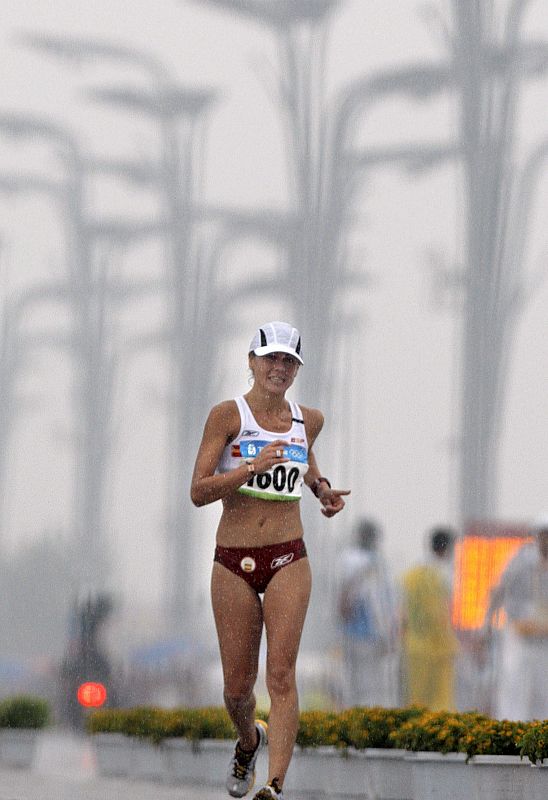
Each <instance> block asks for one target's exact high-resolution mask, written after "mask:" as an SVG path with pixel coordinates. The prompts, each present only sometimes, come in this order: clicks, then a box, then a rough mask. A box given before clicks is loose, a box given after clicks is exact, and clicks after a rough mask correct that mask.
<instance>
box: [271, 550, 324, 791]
mask: <svg viewBox="0 0 548 800" xmlns="http://www.w3.org/2000/svg"><path fill="white" fill-rule="evenodd" d="M311 583H312V581H311V574H310V565H309V563H308V559H307V558H302V559H300V560H299V561H296V562H295V563H294V564H290V565H289V566H287V567H283V568H282V569H280V571H279V572H278V573H276V575H275V576H274V577H273V578H272V580H271V581H270V583H269V584H268V587H267V589H266V592H265V594H264V602H263V615H264V621H265V626H266V636H267V644H268V647H267V663H266V685H267V688H268V692H269V694H270V702H271V706H270V714H269V717H268V742H269V744H268V751H269V752H268V762H269V764H268V780H269V781H271V780H273V779H274V778H278V781H279V783H280V785H282V784H283V781H284V778H285V774H286V772H287V768H288V766H289V762H290V761H291V756H292V753H293V747H294V745H295V739H296V737H297V730H298V726H299V699H298V696H297V683H296V679H295V666H296V662H297V654H298V651H299V644H300V640H301V633H302V630H303V625H304V621H305V617H306V611H307V608H308V601H309V598H310V589H311Z"/></svg>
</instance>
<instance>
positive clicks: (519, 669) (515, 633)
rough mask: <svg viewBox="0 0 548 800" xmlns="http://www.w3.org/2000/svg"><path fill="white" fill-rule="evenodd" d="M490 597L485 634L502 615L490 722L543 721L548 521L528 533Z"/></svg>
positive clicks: (547, 697)
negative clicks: (532, 539)
mask: <svg viewBox="0 0 548 800" xmlns="http://www.w3.org/2000/svg"><path fill="white" fill-rule="evenodd" d="M531 534H532V535H533V536H534V537H535V540H536V541H535V542H534V543H529V544H525V545H524V546H523V547H522V548H520V550H519V551H518V553H517V554H516V555H515V556H514V558H513V559H512V560H511V561H510V563H509V564H508V566H507V567H506V569H505V571H504V572H503V574H502V576H501V578H500V581H499V583H498V584H497V586H496V587H495V588H494V589H493V591H492V593H491V598H490V603H489V610H488V612H487V615H486V624H485V627H484V634H488V633H489V627H490V625H491V623H492V619H493V615H494V613H495V612H496V611H498V610H499V609H504V611H505V612H506V624H505V626H504V628H503V630H502V631H501V634H500V647H499V649H498V661H499V665H498V670H497V673H498V682H497V685H496V688H495V716H496V717H497V718H499V719H514V720H531V719H546V718H548V691H547V689H546V676H547V675H548V515H546V516H545V517H543V518H541V519H539V520H538V521H537V522H536V523H535V524H534V525H533V526H532V529H531Z"/></svg>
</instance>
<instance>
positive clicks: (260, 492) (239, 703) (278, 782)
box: [191, 322, 349, 800]
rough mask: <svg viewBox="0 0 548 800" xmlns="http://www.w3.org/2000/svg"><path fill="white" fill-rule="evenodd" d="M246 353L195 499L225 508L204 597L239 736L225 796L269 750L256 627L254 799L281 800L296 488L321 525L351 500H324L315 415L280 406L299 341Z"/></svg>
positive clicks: (287, 333)
mask: <svg viewBox="0 0 548 800" xmlns="http://www.w3.org/2000/svg"><path fill="white" fill-rule="evenodd" d="M249 351H250V352H249V367H250V369H251V372H252V374H253V379H254V381H253V386H252V388H251V390H250V391H249V392H248V393H247V394H246V395H244V396H243V397H237V398H236V399H235V400H226V401H224V402H222V403H219V405H216V406H215V407H214V408H213V409H212V410H211V412H210V414H209V417H208V419H207V422H206V425H205V429H204V434H203V439H202V442H201V444H200V448H199V451H198V456H197V459H196V466H195V468H194V475H193V478H192V488H191V497H192V501H193V503H194V504H195V505H197V506H203V505H207V504H208V503H214V502H215V501H216V500H222V501H223V513H222V516H221V520H220V523H219V528H218V530H217V547H216V549H215V558H214V564H213V574H212V579H211V595H212V602H213V613H214V616H215V624H216V627H217V635H218V637H219V647H220V651H221V661H222V666H223V676H224V699H225V704H226V707H227V710H228V713H229V714H230V717H231V719H232V721H233V723H234V725H235V727H236V731H237V733H238V736H239V739H238V742H237V744H236V747H235V750H234V756H233V758H232V761H231V763H230V768H229V773H228V777H227V781H226V787H227V790H228V793H229V794H230V795H231V796H232V797H244V795H246V794H247V793H248V792H249V791H250V790H251V788H252V786H253V783H254V780H255V762H256V760H257V754H258V752H259V750H260V749H261V748H262V747H263V746H264V745H265V744H266V743H267V726H266V723H264V722H262V721H256V720H255V695H254V686H255V681H256V678H257V671H258V662H259V645H260V641H261V634H262V628H263V623H264V625H265V628H266V638H267V658H266V685H267V688H268V692H269V695H270V701H271V707H270V714H269V727H268V739H269V769H268V783H267V784H266V786H263V787H262V789H260V791H259V792H258V793H257V794H255V796H254V800H272V798H279V799H280V798H283V794H282V785H283V781H284V778H285V774H286V771H287V768H288V766H289V762H290V760H291V754H292V752H293V747H294V744H295V739H296V736H297V728H298V718H299V705H298V697H297V686H296V681H295V663H296V660H297V651H298V648H299V642H300V638H301V632H302V628H303V624H304V619H305V616H306V610H307V606H308V599H309V596H310V586H311V577H310V567H309V564H308V559H307V557H306V548H305V545H304V542H303V538H302V537H303V528H302V523H301V517H300V513H299V503H298V501H299V500H300V498H301V490H302V484H303V482H304V483H306V485H307V486H308V487H309V488H310V489H311V490H312V492H313V493H314V494H315V495H316V497H317V498H318V500H319V501H320V503H321V505H322V509H321V511H322V513H323V514H324V515H325V516H326V517H332V516H334V515H335V514H337V513H338V512H339V511H341V509H342V508H344V500H343V498H342V495H347V494H349V492H348V491H342V490H338V489H332V488H331V485H330V483H329V481H328V480H327V479H326V478H323V477H322V476H321V475H320V471H319V469H318V465H317V464H316V459H315V458H314V454H313V451H312V447H313V445H314V442H315V440H316V437H317V436H318V434H319V433H320V431H321V429H322V425H323V416H322V414H321V412H320V411H317V410H316V409H312V408H302V407H299V406H298V405H297V404H296V403H294V402H292V401H289V400H286V397H285V393H286V391H287V390H288V389H289V387H290V386H291V385H292V383H293V381H294V380H295V377H296V375H297V372H298V370H299V366H300V365H301V364H302V363H303V359H302V356H301V339H300V335H299V332H298V330H297V329H296V328H293V327H292V326H291V325H288V324H287V323H285V322H271V323H269V324H268V325H264V326H263V327H262V328H260V329H259V330H258V331H257V333H256V334H255V336H254V337H253V340H252V342H251V345H250V347H249ZM260 595H263V600H262V602H261V598H260Z"/></svg>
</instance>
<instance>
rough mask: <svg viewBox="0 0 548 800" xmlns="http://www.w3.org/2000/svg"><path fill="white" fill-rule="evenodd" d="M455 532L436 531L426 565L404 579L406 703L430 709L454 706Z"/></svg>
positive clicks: (417, 568)
mask: <svg viewBox="0 0 548 800" xmlns="http://www.w3.org/2000/svg"><path fill="white" fill-rule="evenodd" d="M454 542H455V534H454V533H453V531H452V530H451V529H450V528H446V527H437V528H434V530H432V531H431V533H430V537H429V547H428V549H429V554H428V558H427V561H426V562H425V563H423V564H419V565H418V566H415V567H412V568H411V569H409V570H407V572H405V573H404V575H403V580H402V583H403V591H402V626H403V650H404V653H403V668H404V684H405V688H404V699H405V701H406V702H407V703H410V704H416V705H421V706H426V707H427V708H429V709H431V710H432V711H441V710H444V709H447V710H451V709H453V708H454V704H455V699H454V696H455V658H456V655H457V652H458V640H457V637H456V635H455V632H454V630H453V626H452V624H451V594H452V586H451V584H452V580H451V576H452V554H453V547H454Z"/></svg>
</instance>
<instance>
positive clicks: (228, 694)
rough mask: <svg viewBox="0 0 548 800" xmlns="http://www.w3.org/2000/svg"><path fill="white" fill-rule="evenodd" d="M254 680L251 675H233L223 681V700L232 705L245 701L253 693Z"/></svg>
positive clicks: (241, 703)
mask: <svg viewBox="0 0 548 800" xmlns="http://www.w3.org/2000/svg"><path fill="white" fill-rule="evenodd" d="M254 688H255V680H254V679H253V680H252V679H251V677H248V678H245V677H242V676H238V677H234V678H233V679H231V680H227V681H225V686H224V697H225V701H226V702H227V703H229V704H230V705H232V706H239V705H243V704H245V703H247V702H248V701H249V698H250V697H251V696H252V694H253V690H254Z"/></svg>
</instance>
